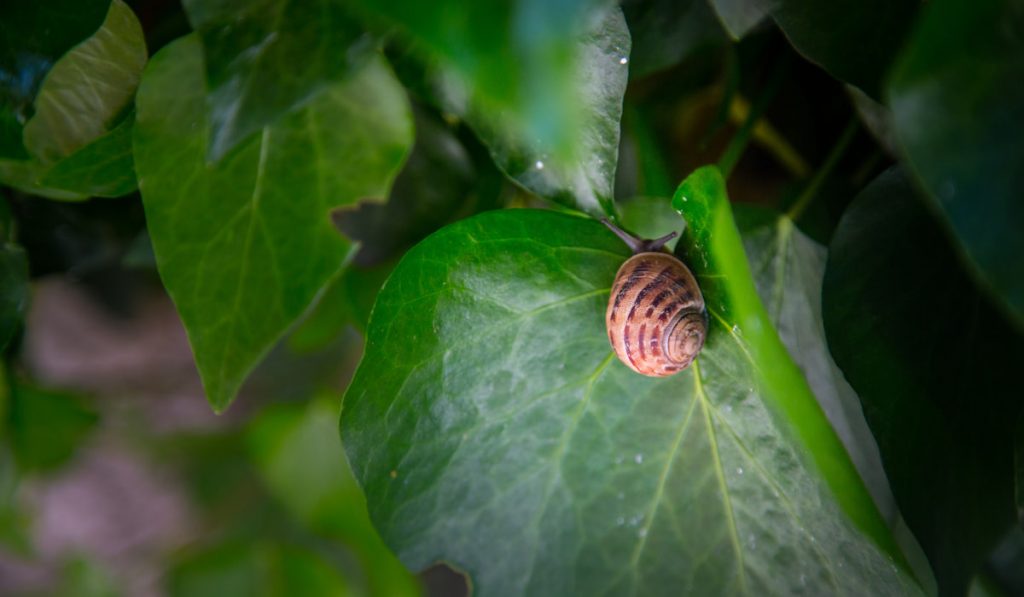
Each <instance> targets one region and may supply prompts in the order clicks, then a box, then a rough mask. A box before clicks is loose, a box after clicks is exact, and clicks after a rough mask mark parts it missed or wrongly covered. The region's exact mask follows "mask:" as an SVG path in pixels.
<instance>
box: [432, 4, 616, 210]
mask: <svg viewBox="0 0 1024 597" xmlns="http://www.w3.org/2000/svg"><path fill="white" fill-rule="evenodd" d="M573 50H574V51H575V54H576V56H577V61H576V62H575V68H574V69H573V70H570V71H568V72H566V73H565V75H564V76H565V77H566V78H567V79H568V80H570V81H572V82H574V83H575V86H576V88H577V89H578V90H579V91H578V93H579V97H578V98H571V97H566V98H563V100H562V101H564V102H566V103H570V104H572V110H573V112H574V115H573V118H574V119H578V120H579V123H580V126H579V127H578V128H577V129H574V130H575V131H576V133H575V134H574V136H573V139H572V140H573V151H572V152H560V151H558V149H557V148H556V147H554V146H552V145H550V144H548V143H545V142H544V140H543V138H541V137H538V136H531V135H530V132H529V130H525V129H523V128H521V127H519V126H517V125H516V123H515V122H514V121H510V120H509V119H507V118H504V117H503V113H501V112H496V111H494V110H492V109H489V108H488V106H487V105H486V104H484V103H480V102H476V101H474V98H473V97H471V96H470V97H468V100H467V97H466V95H465V92H458V91H453V89H456V88H457V87H458V85H457V82H455V81H451V80H449V81H448V85H447V87H448V89H447V95H448V99H447V103H448V106H447V108H448V109H449V110H450V111H452V112H454V113H456V114H460V115H463V116H464V117H465V118H466V121H467V122H468V123H469V125H470V126H471V127H473V129H474V130H475V131H476V133H477V135H479V136H480V138H481V140H483V142H484V144H486V145H487V146H488V148H489V149H490V150H491V155H492V156H493V157H494V161H495V163H496V164H497V165H498V167H499V168H501V169H502V170H503V171H504V172H505V173H506V174H507V175H508V176H510V177H511V178H512V179H513V180H515V181H516V182H518V183H519V184H520V185H522V186H523V187H525V188H526V189H528V190H530V191H532V192H534V193H536V194H537V195H539V196H541V197H544V198H545V199H549V200H551V201H555V202H557V203H561V204H563V205H566V206H568V207H572V208H574V209H578V210H580V211H584V212H587V213H589V214H591V215H594V216H598V217H600V216H612V217H614V206H613V201H612V194H613V187H614V183H615V167H616V163H617V161H618V152H619V122H620V120H621V119H622V97H623V94H624V93H625V91H626V83H627V81H628V79H629V72H628V71H629V67H628V62H629V58H628V57H629V51H630V38H629V29H627V27H626V20H625V18H624V17H623V16H622V11H621V10H619V9H618V8H615V9H612V10H610V11H608V12H607V15H606V16H605V17H604V19H602V20H601V21H600V22H599V23H598V24H597V25H596V26H595V27H593V28H592V29H590V30H589V31H586V32H584V33H583V34H581V35H580V36H577V37H576V38H575V39H574V45H573Z"/></svg>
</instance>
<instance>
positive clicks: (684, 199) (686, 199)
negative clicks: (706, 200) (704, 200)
mask: <svg viewBox="0 0 1024 597" xmlns="http://www.w3.org/2000/svg"><path fill="white" fill-rule="evenodd" d="M682 199H683V201H689V200H690V198H689V197H687V196H686V195H683V197H682Z"/></svg>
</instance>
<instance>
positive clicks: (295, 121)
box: [135, 37, 412, 411]
mask: <svg viewBox="0 0 1024 597" xmlns="http://www.w3.org/2000/svg"><path fill="white" fill-rule="evenodd" d="M204 90H205V84H204V81H203V65H202V55H201V51H200V45H199V41H198V38H197V37H188V38H183V39H182V40H179V41H177V42H175V43H173V44H171V45H170V46H168V47H167V48H165V49H164V50H162V51H161V52H160V53H159V54H157V55H156V56H154V57H153V60H152V61H151V63H150V67H149V68H148V69H147V70H146V73H145V76H144V77H143V82H142V85H141V86H140V88H139V95H138V100H137V106H138V116H137V123H136V127H135V158H136V167H137V170H138V172H139V176H140V180H141V181H142V184H141V190H142V198H143V202H144V203H145V207H146V219H147V222H148V223H149V233H150V236H151V238H152V242H153V248H154V250H155V252H156V257H157V266H158V269H159V271H160V275H161V278H162V279H163V281H164V284H165V286H166V287H167V289H168V292H169V293H170V295H171V297H172V298H173V299H174V301H175V305H176V306H177V308H178V312H179V314H180V315H181V318H182V320H183V321H184V323H185V328H186V330H187V331H188V334H189V340H190V342H191V344H192V350H193V352H194V354H195V357H196V363H197V366H198V368H199V372H200V375H201V376H202V378H203V383H204V386H205V388H206V392H207V397H208V399H209V400H210V403H211V404H212V405H213V407H214V409H216V410H218V411H219V410H223V409H224V408H226V407H227V405H228V404H229V403H230V402H231V400H232V399H233V398H234V396H235V393H236V392H237V390H238V387H239V385H240V384H241V383H242V380H244V379H245V377H246V376H247V375H248V373H249V372H250V371H251V370H252V368H253V367H254V366H255V365H256V363H257V362H259V360H260V359H261V358H262V357H263V356H264V355H265V354H266V352H267V351H268V350H269V349H270V348H271V347H272V346H273V345H274V343H275V342H276V341H277V340H278V339H279V338H280V337H281V335H282V334H283V333H284V332H285V330H286V329H287V328H288V327H289V326H290V325H291V324H292V323H293V322H294V321H296V320H297V319H298V317H299V316H300V315H301V314H302V313H303V312H304V311H305V310H306V309H307V307H309V305H310V303H311V302H312V301H313V299H314V298H315V297H316V296H317V294H318V293H319V292H321V290H322V289H323V288H324V287H325V286H326V285H327V284H328V283H329V282H330V280H332V279H333V278H334V277H335V276H337V275H338V273H339V272H340V271H341V268H342V266H343V264H344V263H345V262H346V260H347V259H348V256H349V253H350V251H351V243H349V242H348V241H347V240H346V239H345V238H343V237H342V236H340V235H339V234H338V233H337V231H336V230H335V229H334V227H333V226H332V225H331V222H330V218H329V212H330V210H332V209H334V208H336V207H339V206H342V205H347V204H353V203H355V202H356V201H358V200H359V199H362V198H367V197H371V198H372V197H385V196H387V194H388V187H389V185H390V183H391V181H392V179H393V178H394V176H395V174H396V173H397V171H398V169H399V166H400V165H401V163H402V161H403V160H404V159H405V156H406V153H407V152H408V150H409V146H410V145H411V144H412V122H411V116H410V114H409V105H408V100H407V99H406V97H405V94H404V92H403V91H402V89H401V87H400V86H399V85H398V82H397V81H396V80H395V79H394V76H393V75H392V74H391V72H390V71H389V70H388V68H387V66H386V65H385V64H384V63H383V61H382V60H381V59H379V58H378V59H375V60H373V61H371V62H370V63H369V64H367V65H366V66H365V67H364V68H362V69H360V70H359V71H358V73H355V74H354V75H353V76H352V77H351V78H349V79H346V82H344V83H340V84H335V85H333V86H331V87H330V88H327V89H325V90H323V91H322V92H321V93H319V94H317V96H316V98H314V100H312V101H311V102H310V103H309V104H307V105H306V106H305V107H304V108H303V109H301V110H299V111H295V112H292V113H290V114H289V115H287V116H286V117H284V118H283V119H281V120H280V121H279V122H277V123H276V124H274V125H271V126H268V127H266V128H264V129H263V130H262V132H261V134H260V135H259V136H258V137H254V138H251V139H249V140H247V141H245V142H244V143H243V144H242V145H240V146H239V147H238V149H237V150H236V151H233V152H232V153H231V154H230V155H229V156H228V157H227V158H226V159H224V160H222V161H221V162H220V163H218V164H217V165H215V166H209V165H208V164H207V163H206V160H205V157H204V156H205V148H206V146H207V143H208V138H209V134H210V133H209V127H208V121H207V119H206V110H205V104H204V98H205V91H204Z"/></svg>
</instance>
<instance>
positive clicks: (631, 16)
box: [622, 0, 727, 79]
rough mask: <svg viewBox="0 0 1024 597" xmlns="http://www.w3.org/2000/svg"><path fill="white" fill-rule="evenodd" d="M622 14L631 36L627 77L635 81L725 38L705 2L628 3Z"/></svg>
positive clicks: (639, 0) (634, 0)
mask: <svg viewBox="0 0 1024 597" xmlns="http://www.w3.org/2000/svg"><path fill="white" fill-rule="evenodd" d="M622 11H623V12H624V13H625V16H626V21H627V22H628V23H629V31H630V33H631V34H632V36H633V48H632V52H631V53H630V57H629V64H630V66H629V75H630V77H631V78H634V79H636V78H639V77H642V76H645V75H649V74H651V73H654V72H657V71H659V70H662V69H665V68H668V67H670V66H673V65H675V64H677V63H679V62H680V61H681V60H683V59H684V58H686V57H687V56H688V55H690V54H691V53H692V52H694V51H695V50H697V49H698V48H701V47H704V46H709V45H713V44H718V43H720V42H723V41H725V40H726V39H727V38H726V36H725V32H724V31H723V30H722V26H721V25H720V24H719V21H718V19H717V18H716V16H715V13H714V11H713V10H712V9H711V7H710V6H709V5H708V2H707V0H681V1H677V0H627V1H625V2H623V3H622Z"/></svg>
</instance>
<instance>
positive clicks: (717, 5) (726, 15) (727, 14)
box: [707, 0, 768, 39]
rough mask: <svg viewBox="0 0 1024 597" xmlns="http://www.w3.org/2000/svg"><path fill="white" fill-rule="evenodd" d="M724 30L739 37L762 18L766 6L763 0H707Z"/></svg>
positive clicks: (733, 36)
mask: <svg viewBox="0 0 1024 597" xmlns="http://www.w3.org/2000/svg"><path fill="white" fill-rule="evenodd" d="M707 1H708V3H709V4H711V6H712V7H713V8H714V9H715V12H716V13H717V14H718V19H719V20H720V21H721V22H722V26H723V27H725V30H726V32H728V33H729V35H731V36H732V38H733V39H740V38H741V37H743V36H744V35H746V34H747V32H748V31H750V30H751V29H753V28H754V27H756V26H757V24H758V23H760V22H761V21H762V20H764V18H765V15H766V14H767V10H768V7H767V6H766V2H764V1H763V0H707Z"/></svg>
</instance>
